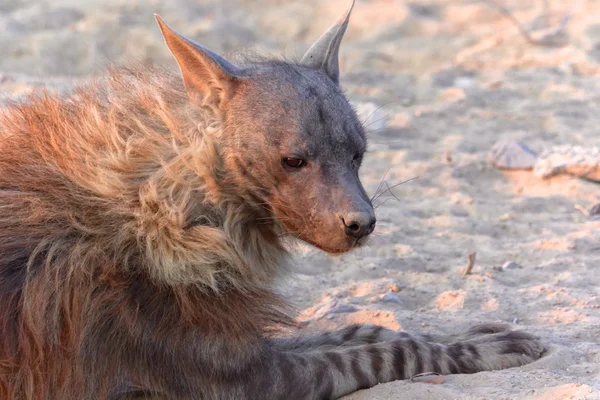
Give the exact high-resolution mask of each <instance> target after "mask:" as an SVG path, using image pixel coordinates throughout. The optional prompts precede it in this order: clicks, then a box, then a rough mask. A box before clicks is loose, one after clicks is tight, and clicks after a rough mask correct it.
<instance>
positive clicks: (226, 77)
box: [154, 14, 241, 105]
mask: <svg viewBox="0 0 600 400" xmlns="http://www.w3.org/2000/svg"><path fill="white" fill-rule="evenodd" d="M154 17H155V18H156V21H157V22H158V26H159V27H160V30H161V31H162V34H163V36H164V38H165V42H166V43H167V46H168V47H169V50H171V53H172V54H173V56H174V57H175V60H176V61H177V63H178V64H179V69H180V70H181V75H182V76H183V83H184V85H185V88H186V90H187V92H188V95H189V96H190V98H191V99H192V100H194V101H198V102H200V103H203V104H205V103H206V102H207V101H209V102H216V103H217V105H220V104H221V103H222V102H223V101H224V100H227V99H228V98H230V97H231V95H232V94H233V92H234V90H235V87H236V85H237V83H238V82H239V78H240V77H241V70H240V68H238V67H237V66H235V65H233V64H232V63H230V62H229V61H227V60H226V59H225V58H223V57H221V56H220V55H218V54H216V53H214V52H212V51H210V50H209V49H207V48H206V47H204V46H201V45H199V44H197V43H194V42H193V41H192V40H190V39H188V38H186V37H185V36H183V35H180V34H179V33H177V32H175V31H174V30H173V29H171V28H170V27H169V26H168V25H167V24H166V23H165V22H164V21H163V20H162V18H161V17H160V16H159V15H157V14H154Z"/></svg>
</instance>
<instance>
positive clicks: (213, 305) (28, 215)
mask: <svg viewBox="0 0 600 400" xmlns="http://www.w3.org/2000/svg"><path fill="white" fill-rule="evenodd" d="M349 15H350V10H348V12H346V13H345V14H344V16H343V17H342V18H341V19H340V20H339V21H338V22H337V23H336V24H335V25H334V26H332V28H331V29H329V30H328V31H327V32H326V33H325V34H324V35H323V36H322V37H321V38H320V39H319V40H318V41H317V42H316V43H315V44H314V45H313V46H312V47H311V48H310V49H309V50H308V52H307V53H306V55H305V56H304V57H303V59H302V60H301V61H300V62H296V63H292V62H284V61H261V62H250V63H248V64H247V65H245V66H243V67H241V66H237V65H234V64H232V63H230V62H229V61H227V60H225V59H224V58H222V57H221V56H219V55H217V54H215V53H213V52H211V51H210V50H208V49H206V48H204V47H202V46H200V45H198V44H196V43H194V42H192V41H191V40H189V39H186V38H184V37H183V36H181V35H179V34H177V33H175V32H174V31H172V30H171V29H170V28H169V27H168V26H167V25H166V24H165V23H164V22H162V20H161V19H160V18H158V17H157V19H158V22H159V25H160V28H161V30H162V32H163V35H164V37H165V40H166V43H167V45H168V47H169V49H170V50H171V52H172V53H173V55H174V57H175V59H176V61H177V62H178V64H179V67H180V72H181V74H180V76H176V75H171V74H170V73H168V72H165V71H162V70H158V69H155V68H139V69H125V68H117V69H113V70H112V71H111V74H110V76H109V78H108V79H107V80H106V82H96V83H90V84H87V85H83V86H81V87H79V88H77V89H76V90H74V91H73V93H71V94H70V95H68V96H67V97H64V98H61V97H58V96H55V95H51V94H43V95H41V96H32V97H31V98H30V99H29V100H28V101H26V102H23V103H13V104H9V105H8V106H7V107H6V109H5V110H3V111H2V114H1V115H0V154H2V157H0V398H2V399H12V400H16V399H19V400H21V399H31V400H34V399H35V400H46V399H61V400H63V399H64V400H71V399H73V400H75V399H76V400H80V399H90V400H91V399H116V398H133V397H136V398H139V397H140V396H142V397H143V396H148V397H158V398H166V399H198V400H199V399H242V400H243V399H290V398H291V399H331V398H337V397H340V396H343V395H344V394H347V393H350V392H353V391H355V390H358V389H361V388H367V387H371V386H373V385H376V384H377V383H380V382H388V381H392V380H397V379H405V378H409V377H411V376H413V375H415V374H417V373H421V372H427V371H431V372H439V373H442V374H452V373H474V372H477V371H483V370H493V369H500V368H508V367H513V366H519V365H522V364H525V363H528V362H531V361H533V360H535V359H537V358H538V357H540V355H541V353H542V352H543V350H544V349H543V346H542V345H541V343H540V342H539V341H538V339H537V338H535V337H533V336H530V335H528V334H526V333H523V332H518V331H508V330H506V328H505V327H504V326H498V325H483V326H478V327H475V328H472V329H470V330H468V331H466V332H465V333H463V334H461V335H457V336H448V337H431V336H411V335H408V334H406V333H401V332H395V331H391V330H387V329H383V328H382V327H378V326H370V325H364V326H361V325H354V326H349V327H347V328H344V329H341V330H339V331H335V332H326V333H321V334H313V335H305V336H291V337H290V336H282V335H281V334H280V330H278V327H279V328H281V327H286V326H287V327H292V326H293V321H292V319H291V318H290V316H289V315H290V313H289V312H288V310H287V307H286V304H285V302H284V301H283V300H281V299H280V298H279V297H278V296H277V295H275V294H274V291H273V284H274V280H275V278H276V277H277V276H278V275H280V273H281V272H282V271H285V261H286V257H287V256H286V252H285V250H284V245H283V244H282V240H283V239H282V238H284V237H293V238H296V239H300V240H303V241H305V242H307V243H310V244H312V245H314V246H316V247H318V248H320V249H323V250H324V251H327V252H329V253H341V252H346V251H349V250H351V249H352V248H355V247H358V246H360V245H362V244H363V243H364V241H365V240H366V239H367V237H368V235H369V234H370V233H371V232H372V231H373V229H374V227H375V215H374V212H373V207H372V205H371V202H370V201H369V198H368V196H367V195H366V193H365V190H364V189H363V187H362V185H361V183H360V180H359V177H358V170H359V167H360V164H361V161H362V157H363V153H364V151H365V148H366V139H365V135H364V132H363V129H362V126H361V124H360V122H359V121H358V119H357V116H356V114H355V112H354V111H353V110H352V108H351V106H350V105H349V103H348V101H347V100H346V98H345V97H344V95H343V94H342V92H341V90H340V88H339V67H338V52H339V47H340V43H341V40H342V36H343V35H344V32H345V30H346V27H347V24H348V18H349ZM181 77H183V79H181Z"/></svg>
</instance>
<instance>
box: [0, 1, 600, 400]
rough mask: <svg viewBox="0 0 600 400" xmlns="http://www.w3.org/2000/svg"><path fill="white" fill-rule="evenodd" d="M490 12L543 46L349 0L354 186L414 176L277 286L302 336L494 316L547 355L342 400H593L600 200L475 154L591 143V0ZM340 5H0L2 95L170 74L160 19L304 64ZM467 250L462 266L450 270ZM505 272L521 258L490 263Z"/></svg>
mask: <svg viewBox="0 0 600 400" xmlns="http://www.w3.org/2000/svg"><path fill="white" fill-rule="evenodd" d="M498 1H499V2H500V3H501V4H503V5H504V6H506V7H507V8H508V9H510V10H511V11H512V12H513V13H514V16H515V17H516V18H517V19H518V20H520V21H522V22H523V24H524V26H525V27H526V29H528V30H531V32H532V36H533V37H534V39H535V40H542V41H543V43H545V44H546V45H539V44H537V45H536V44H531V43H529V42H527V41H526V40H525V38H524V37H523V36H522V35H521V34H519V32H518V30H517V29H516V27H515V26H514V25H513V24H512V23H511V22H510V21H509V20H508V19H507V18H505V17H504V16H502V15H501V14H500V13H499V12H498V11H497V10H496V9H494V8H493V7H490V5H489V4H486V3H485V2H484V1H475V0H471V1H467V0H446V1H443V0H429V1H420V0H415V1H412V2H409V1H394V0H358V1H357V5H356V8H355V12H354V15H353V19H352V21H351V25H350V28H349V30H348V33H347V36H346V38H345V40H344V45H343V47H342V54H341V64H342V71H343V74H342V84H343V86H344V89H345V90H346V91H347V93H348V96H349V97H350V99H351V100H352V101H355V102H357V103H360V104H361V105H360V108H359V109H360V110H361V112H362V114H363V118H364V120H365V124H366V126H367V127H368V129H369V130H370V131H371V132H370V149H369V154H368V157H367V159H366V162H365V163H364V167H363V170H362V176H363V182H364V183H365V185H366V187H367V188H368V190H369V191H370V192H371V193H375V191H376V189H377V187H378V186H379V184H380V182H381V180H382V178H383V177H384V175H385V174H386V171H388V170H389V172H388V173H387V175H386V177H385V179H386V181H387V182H388V183H389V184H390V185H393V184H396V183H399V182H402V181H405V180H408V179H411V178H416V179H414V180H411V181H410V182H407V183H404V184H402V185H400V186H398V187H396V188H395V189H394V193H395V195H396V196H397V198H398V199H394V198H392V197H390V196H387V197H385V196H384V197H381V198H379V199H378V200H377V201H376V203H377V204H379V206H378V207H377V214H378V228H377V230H376V235H375V237H374V239H373V241H372V245H371V246H370V247H369V248H366V249H362V250H360V251H357V252H356V253H354V254H349V255H344V256H342V257H337V258H331V257H328V256H326V255H323V254H321V253H319V252H317V251H315V250H310V249H304V250H303V251H302V252H301V253H302V254H300V255H299V256H298V257H297V262H296V264H297V272H296V273H295V275H294V279H291V280H289V281H288V282H287V283H286V286H285V290H286V292H287V293H288V294H289V297H290V299H291V300H292V301H293V302H295V304H297V306H298V307H299V309H301V310H303V311H302V313H301V315H300V319H301V320H303V321H304V322H305V323H306V325H307V329H317V328H328V329H329V328H336V327H339V326H342V325H344V324H346V323H349V322H365V323H379V324H383V325H385V326H388V327H392V328H396V329H403V330H406V331H409V332H412V331H425V332H456V331H460V330H462V329H464V328H465V327H467V326H470V325H472V324H474V323H477V322H487V321H503V322H507V323H510V324H513V325H514V326H515V327H518V328H521V329H525V330H527V331H529V332H533V333H535V334H538V335H540V336H541V337H542V338H543V339H544V340H545V341H546V342H547V344H548V346H549V347H550V349H551V351H550V352H549V354H548V355H547V356H546V357H544V358H543V359H541V360H539V361H538V362H535V363H533V364H531V365H527V366H525V367H523V368H515V369H509V370H503V371H496V372H484V373H479V374H475V375H458V376H450V377H448V378H447V379H446V381H445V382H444V383H443V384H441V385H432V384H425V383H411V382H409V381H404V382H392V383H388V384H382V385H379V386H377V387H375V388H373V389H370V390H366V391H362V392H359V393H356V394H353V395H351V396H349V397H348V399H353V400H358V399H373V400H383V399H400V398H403V399H538V400H541V399H547V400H550V399H600V343H599V341H600V277H599V275H600V221H598V220H597V221H593V220H591V219H589V218H588V217H587V216H585V215H584V213H583V212H582V211H581V210H588V209H589V208H590V207H591V206H592V205H593V204H595V203H598V202H600V185H598V184H594V183H591V182H586V181H582V180H578V179H576V178H570V177H557V178H553V179H551V180H540V179H537V178H535V177H534V176H533V175H532V174H531V172H527V171H521V172H502V171H498V170H496V169H494V168H493V167H491V166H490V165H489V164H488V162H487V152H488V151H489V149H490V148H491V146H492V145H493V143H494V142H496V141H497V140H498V139H501V138H516V139H521V140H523V141H525V142H526V143H527V144H528V145H529V146H530V147H532V148H533V149H534V150H538V151H539V150H542V149H544V148H547V147H551V146H553V145H560V144H576V145H584V146H587V145H600V134H599V133H598V127H599V126H600V110H599V104H600V103H599V100H600V80H599V79H598V76H599V75H600V1H599V0H587V1H586V0H581V1H566V0H564V1H558V0H557V1H552V2H550V1H548V2H544V1H542V0H540V1H518V0H498ZM347 4H348V1H347V0H330V1H317V0H302V1H300V0H295V1H283V0H252V1H250V0H246V1H242V0H239V1H233V0H223V1H218V0H210V1H209V0H171V1H168V2H167V1H157V0H87V1H80V0H44V1H42V0H0V54H2V57H0V71H2V72H1V73H0V90H2V92H3V93H4V94H5V95H19V94H23V93H25V92H27V91H28V90H30V88H31V87H35V86H36V85H39V84H42V83H46V84H51V85H55V86H57V87H61V85H64V82H65V79H63V78H64V77H84V76H87V75H89V74H94V73H98V71H99V70H100V69H101V67H102V66H103V65H104V64H106V63H107V62H109V61H112V62H117V63H123V62H130V61H131V60H138V59H141V60H151V61H155V62H158V63H169V64H170V65H173V66H174V63H173V61H172V60H171V58H170V55H169V53H168V52H167V50H166V47H165V46H164V45H163V43H162V39H161V37H160V36H159V31H158V29H157V27H156V26H155V23H154V20H153V17H152V13H154V12H158V13H160V14H161V15H162V16H163V17H164V18H165V19H166V20H167V21H168V22H169V23H170V24H171V25H172V26H173V27H175V28H176V29H178V30H180V31H182V32H183V33H185V34H187V35H189V36H191V37H193V38H194V39H196V40H198V41H199V42H201V43H203V44H204V45H207V46H209V47H211V48H212V49H214V50H218V51H223V52H227V53H229V54H233V55H235V52H237V51H239V50H248V49H250V50H252V51H259V52H266V53H272V54H284V55H287V56H300V55H301V54H302V52H303V51H304V50H305V49H306V48H307V47H308V45H309V44H310V42H311V41H312V40H313V39H315V38H316V37H317V36H318V35H319V34H320V33H321V32H322V31H323V30H324V29H325V28H326V27H327V26H328V25H329V24H330V23H331V22H332V21H333V20H334V19H335V18H337V16H338V15H339V14H340V13H341V12H342V11H343V10H344V9H345V7H346V6H347ZM566 15H569V16H570V20H569V21H568V24H567V25H566V30H565V32H563V33H564V34H563V35H560V34H559V35H554V36H553V37H550V39H552V40H550V39H549V36H548V35H552V34H553V28H554V27H556V26H557V25H558V24H559V23H560V21H561V19H563V18H564V17H565V16H566ZM559 33H560V32H559ZM61 77H63V78H61ZM365 103H366V104H365ZM369 103H373V104H375V107H380V108H377V109H376V110H375V108H373V107H371V111H369V109H370V105H369ZM374 110H375V111H374ZM372 111H374V112H372ZM371 114H372V115H371ZM469 253H476V254H477V258H476V264H475V267H474V269H473V271H472V274H470V275H468V276H462V275H461V273H460V271H461V269H462V268H464V266H465V265H466V262H467V255H468V254H469ZM508 261H513V262H514V263H516V266H515V265H514V264H513V265H512V266H511V268H506V269H502V265H503V264H505V263H506V262H508Z"/></svg>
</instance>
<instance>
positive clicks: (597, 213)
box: [589, 203, 600, 219]
mask: <svg viewBox="0 0 600 400" xmlns="http://www.w3.org/2000/svg"><path fill="white" fill-rule="evenodd" d="M589 215H590V217H592V218H593V219H599V218H600V203H598V204H595V205H593V206H592V208H590V211H589Z"/></svg>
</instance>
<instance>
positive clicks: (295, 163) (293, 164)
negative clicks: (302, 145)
mask: <svg viewBox="0 0 600 400" xmlns="http://www.w3.org/2000/svg"><path fill="white" fill-rule="evenodd" d="M282 162H283V165H285V166H286V167H289V168H302V167H304V166H306V161H305V160H303V159H301V158H294V157H285V158H284V159H283V160H282Z"/></svg>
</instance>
